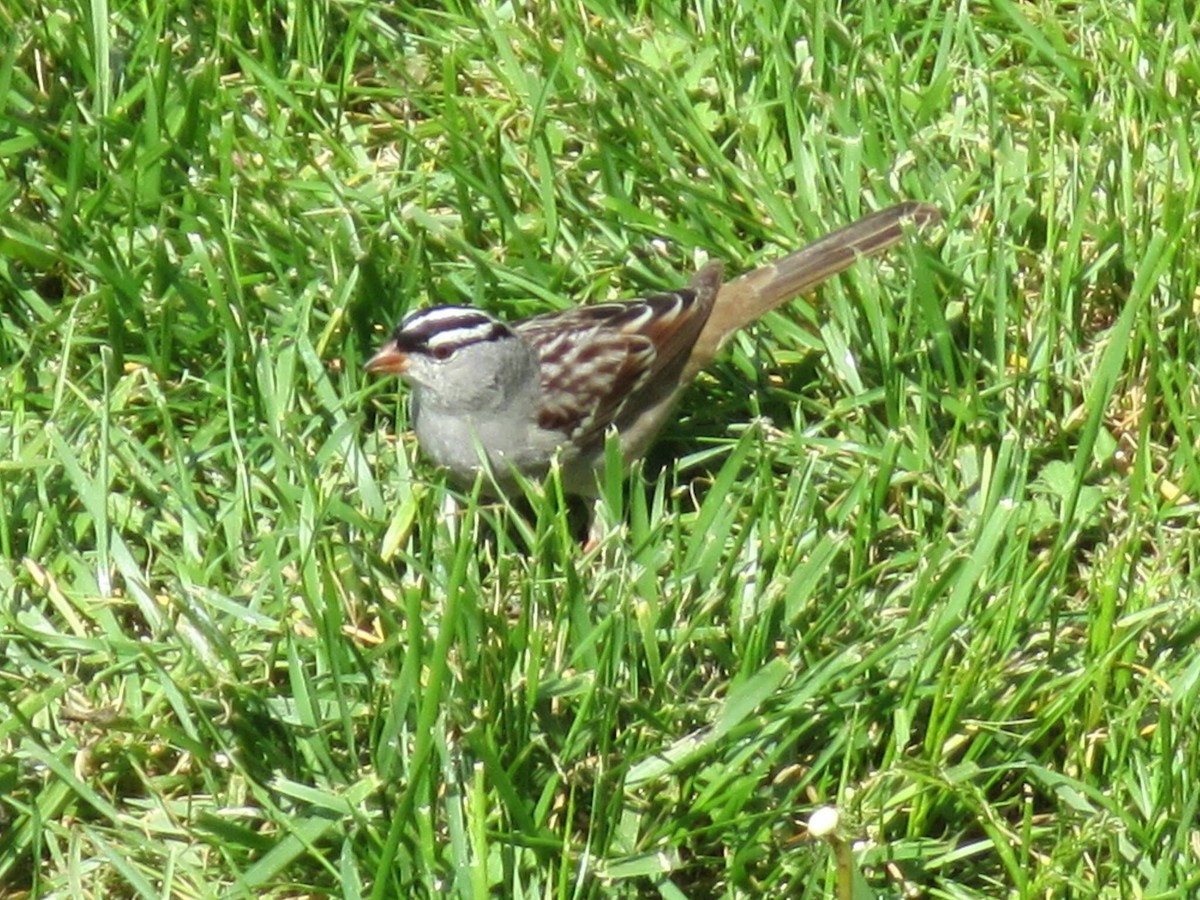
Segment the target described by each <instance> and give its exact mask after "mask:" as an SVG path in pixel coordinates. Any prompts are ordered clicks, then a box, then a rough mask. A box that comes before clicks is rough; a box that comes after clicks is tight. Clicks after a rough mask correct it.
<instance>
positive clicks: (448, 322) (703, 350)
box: [365, 201, 941, 497]
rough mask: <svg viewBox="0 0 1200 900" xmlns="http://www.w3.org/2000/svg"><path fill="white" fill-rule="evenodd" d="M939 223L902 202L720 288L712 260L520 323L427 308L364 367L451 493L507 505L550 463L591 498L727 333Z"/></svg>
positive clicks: (462, 309) (633, 453) (571, 489)
mask: <svg viewBox="0 0 1200 900" xmlns="http://www.w3.org/2000/svg"><path fill="white" fill-rule="evenodd" d="M940 218H941V213H940V211H939V210H938V209H937V207H935V206H932V205H930V204H927V203H921V202H917V201H908V202H904V203H901V204H899V205H896V206H892V207H889V208H887V209H884V210H881V211H879V212H876V213H873V214H870V215H867V216H865V217H863V218H861V219H859V220H858V221H856V222H853V223H852V224H850V225H846V226H845V227H843V228H841V229H838V230H837V231H834V232H832V233H830V234H828V235H826V236H825V237H822V238H820V239H818V240H816V241H814V242H812V243H811V244H808V245H807V246H805V247H803V248H802V249H800V250H798V251H796V252H794V253H792V254H790V255H788V256H785V257H783V258H782V259H780V260H778V261H777V262H774V263H771V264H768V265H764V266H762V267H761V268H757V269H754V270H752V271H750V272H748V273H746V274H744V275H741V276H740V277H737V278H734V279H732V280H730V281H728V282H726V281H725V280H724V277H723V276H724V266H723V264H722V263H721V262H720V261H716V262H710V263H708V264H707V265H704V266H702V267H701V268H700V269H699V270H698V271H697V272H696V273H695V275H694V277H693V278H692V279H691V283H690V284H689V286H688V287H686V288H682V289H680V290H676V291H670V292H666V293H660V294H655V295H653V296H648V297H642V298H637V299H631V300H624V301H618V302H608V303H599V304H594V305H584V306H576V307H572V308H568V309H565V310H558V311H554V312H548V313H543V314H541V315H535V316H533V317H532V318H527V319H522V320H520V321H516V322H505V321H503V320H502V319H500V318H497V317H496V316H493V315H491V314H489V313H487V312H485V311H483V310H482V309H477V308H474V307H469V306H434V307H430V308H427V309H422V310H419V311H416V312H413V313H411V314H409V315H407V316H406V317H405V318H404V319H403V320H401V322H400V324H399V325H398V326H397V327H396V328H395V330H394V331H393V332H392V334H391V336H390V337H389V338H388V340H387V341H386V343H384V345H383V346H382V347H381V348H380V349H379V351H378V352H377V353H375V354H374V355H373V356H372V357H371V358H370V359H369V360H368V361H367V362H366V364H365V368H366V370H367V371H368V372H369V373H372V374H393V375H399V376H400V378H401V379H402V380H403V381H404V382H406V383H407V384H408V385H410V386H411V388H412V397H411V407H410V421H411V423H412V426H413V429H414V431H415V432H416V436H417V443H418V445H419V446H420V448H421V450H422V452H423V453H424V454H425V455H426V456H428V457H429V458H430V459H431V460H432V461H433V462H434V463H435V464H436V465H438V466H440V467H442V468H444V469H445V470H447V472H448V473H449V475H450V478H451V480H452V481H454V482H456V483H457V484H459V485H462V486H470V485H472V484H473V483H474V482H475V481H476V479H477V478H478V477H479V476H480V475H481V474H484V475H485V478H486V479H487V480H488V482H489V483H490V486H491V488H492V491H491V492H492V493H497V492H498V493H499V494H502V495H506V496H507V495H511V494H514V493H516V492H517V490H519V485H520V483H521V482H522V481H523V480H538V479H541V478H542V477H543V476H544V475H545V474H546V472H547V471H548V470H549V469H550V467H551V466H552V465H553V464H554V463H555V461H557V464H558V465H559V467H560V471H561V479H562V486H563V488H564V490H565V491H566V493H568V494H577V495H581V496H584V497H589V496H590V497H594V496H596V495H597V494H598V491H599V487H598V483H599V480H598V476H599V475H600V473H602V472H603V471H604V466H605V442H606V440H607V436H608V435H609V433H610V432H615V434H616V435H617V439H618V441H619V447H620V450H621V454H622V459H623V461H624V462H625V464H626V465H628V464H630V463H631V462H633V461H634V460H636V459H637V458H639V457H641V456H642V455H644V454H645V452H646V451H647V449H648V448H649V446H650V444H651V443H652V442H653V440H654V438H655V437H656V436H657V434H658V433H659V431H660V430H661V429H662V427H663V426H664V425H665V424H666V422H667V420H668V418H669V417H670V415H671V413H672V411H673V409H674V407H675V405H676V402H677V401H678V399H679V397H680V395H681V394H682V393H683V391H684V389H685V388H686V387H687V386H688V385H689V384H690V383H691V382H692V380H693V379H694V378H695V377H696V375H697V374H698V373H699V372H700V371H701V370H702V369H704V368H705V367H706V366H708V365H709V363H711V362H712V360H713V359H714V358H715V357H716V355H717V354H718V352H719V351H720V350H721V348H722V346H723V345H724V344H725V343H726V342H727V341H728V340H729V339H730V337H732V336H733V335H734V334H735V333H737V332H738V331H739V330H741V329H742V328H745V327H746V326H748V325H750V324H752V323H753V322H755V321H757V320H758V319H759V318H761V317H762V316H763V315H764V314H765V313H767V312H769V311H771V310H773V309H775V308H777V307H779V306H781V305H783V304H784V303H786V302H788V301H789V300H792V299H794V298H796V297H797V296H799V295H801V294H803V293H805V292H807V291H810V290H812V289H813V288H815V287H816V286H817V285H818V284H820V283H821V282H823V281H825V280H827V279H829V278H831V277H833V276H835V275H837V274H838V273H840V272H842V271H844V270H846V269H847V268H849V267H850V266H851V265H853V264H854V263H855V262H856V261H857V260H858V259H860V258H863V257H868V256H873V255H876V254H878V253H882V252H883V251H885V250H887V249H888V248H889V247H892V246H894V245H895V244H897V243H899V242H900V241H901V240H902V239H903V237H904V236H905V234H906V233H907V231H908V230H909V229H913V228H922V227H924V226H927V225H931V224H933V223H936V222H937V221H939V220H940Z"/></svg>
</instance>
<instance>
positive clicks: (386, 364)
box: [363, 341, 408, 375]
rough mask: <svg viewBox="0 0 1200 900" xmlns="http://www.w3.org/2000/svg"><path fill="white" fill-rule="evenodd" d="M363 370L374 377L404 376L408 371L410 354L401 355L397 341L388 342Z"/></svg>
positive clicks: (368, 361)
mask: <svg viewBox="0 0 1200 900" xmlns="http://www.w3.org/2000/svg"><path fill="white" fill-rule="evenodd" d="M363 368H365V369H366V370H367V371H368V372H370V373H371V374H372V375H403V374H404V373H405V372H407V371H408V354H407V353H401V352H400V351H399V350H398V349H397V348H396V342H395V341H388V342H387V343H386V344H384V345H383V346H382V347H380V348H379V352H378V353H376V354H375V355H374V356H372V357H371V358H370V359H368V360H367V362H366V364H365V365H364V366H363Z"/></svg>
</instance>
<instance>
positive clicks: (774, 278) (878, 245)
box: [684, 201, 942, 383]
mask: <svg viewBox="0 0 1200 900" xmlns="http://www.w3.org/2000/svg"><path fill="white" fill-rule="evenodd" d="M941 217H942V214H941V212H940V211H939V210H938V209H937V207H935V206H930V205H929V204H927V203H918V202H916V201H909V202H907V203H901V204H899V205H897V206H893V207H890V208H889V209H884V210H880V211H879V212H877V213H872V214H871V215H869V216H865V217H864V218H861V219H859V220H858V221H857V222H854V223H852V224H850V225H847V226H846V227H845V228H839V229H838V230H837V231H835V232H833V233H832V234H828V235H826V236H825V237H823V238H820V239H819V240H816V241H813V242H812V243H811V244H809V245H808V246H807V247H804V248H803V249H800V250H797V251H796V252H795V253H792V254H790V255H788V256H785V257H784V258H783V259H781V260H779V262H776V263H772V264H771V265H767V266H763V267H762V268H759V269H755V270H754V271H752V272H747V273H746V274H745V275H742V276H740V277H738V278H735V279H733V280H732V281H729V282H727V283H726V284H724V285H722V287H721V291H720V293H719V294H718V295H717V300H716V303H715V304H714V306H713V311H712V314H711V315H710V316H709V319H708V322H707V324H706V325H705V326H704V330H703V331H702V332H701V333H700V337H699V339H698V340H697V341H696V347H695V350H694V351H693V353H692V359H691V363H692V364H693V365H691V366H689V369H690V372H689V373H685V378H684V381H685V383H686V381H687V380H688V379H690V377H691V375H694V374H696V373H697V372H699V371H700V370H701V369H703V368H704V367H705V366H707V365H708V363H709V362H710V361H711V360H712V358H713V357H714V356H716V354H717V352H718V351H719V350H720V349H721V345H722V344H724V343H725V341H726V340H727V339H728V338H729V337H730V336H732V335H733V334H734V333H735V332H736V331H737V330H738V329H740V328H744V327H745V326H747V325H749V324H750V323H751V322H754V321H756V320H757V319H759V318H761V317H762V316H763V315H764V314H765V313H767V312H770V311H771V310H772V309H774V308H775V307H777V306H780V305H781V304H783V303H786V302H787V301H789V300H791V299H793V298H795V297H797V296H799V295H800V294H803V293H804V292H805V291H809V290H811V289H812V288H814V287H816V286H817V285H818V284H820V283H821V282H822V281H825V280H826V279H828V278H832V277H833V276H834V275H837V274H838V273H839V272H843V271H845V270H846V269H848V268H849V267H850V266H852V265H853V264H854V263H855V261H856V260H858V259H860V258H862V257H866V256H874V255H875V254H877V253H882V252H883V251H884V250H886V249H888V248H889V247H892V246H894V245H895V244H897V243H899V242H900V240H901V239H902V238H903V237H904V235H905V230H906V225H910V224H911V225H912V226H913V227H918V228H919V227H923V226H925V225H928V224H930V223H932V222H937V221H938V220H939V219H941Z"/></svg>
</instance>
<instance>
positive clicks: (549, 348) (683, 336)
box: [514, 264, 721, 448]
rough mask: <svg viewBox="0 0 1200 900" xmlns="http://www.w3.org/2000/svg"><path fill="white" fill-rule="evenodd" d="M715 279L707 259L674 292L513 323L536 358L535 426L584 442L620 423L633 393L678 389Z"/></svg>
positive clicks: (715, 287) (716, 270) (717, 278)
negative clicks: (537, 396)
mask: <svg viewBox="0 0 1200 900" xmlns="http://www.w3.org/2000/svg"><path fill="white" fill-rule="evenodd" d="M720 283H721V267H720V264H712V265H710V266H706V267H705V268H704V269H702V270H701V271H700V273H698V274H697V276H696V278H695V279H694V280H693V282H692V287H689V288H685V289H683V290H680V291H675V292H673V293H665V294H657V295H655V296H652V297H645V298H641V299H638V300H628V301H625V302H621V303H601V304H598V305H596V306H581V307H576V308H574V309H568V310H564V311H562V312H554V313H547V314H545V315H541V316H535V317H534V318H532V319H526V320H525V321H523V322H519V323H517V325H515V326H514V329H515V330H516V331H517V332H518V333H519V334H520V335H521V336H522V337H524V338H525V339H526V340H527V341H529V342H530V343H531V344H532V345H533V346H534V347H535V348H536V349H537V352H538V355H539V358H540V362H541V369H542V398H543V403H542V408H541V410H540V411H539V415H538V425H539V426H540V427H542V428H545V429H547V430H553V431H560V432H562V433H563V434H564V435H565V436H566V437H567V438H569V439H570V440H571V442H572V443H573V444H574V445H575V446H577V447H581V448H589V447H591V446H593V445H594V444H596V443H598V442H600V441H602V440H603V439H604V433H605V431H606V430H607V429H608V428H609V426H610V425H616V426H617V427H618V428H620V427H622V419H623V415H622V414H623V413H624V412H626V410H630V409H636V408H637V404H631V401H632V400H634V399H635V398H638V397H639V395H641V394H643V393H644V392H647V391H651V392H654V393H655V394H657V393H659V392H661V391H664V390H666V391H675V390H677V389H678V386H679V377H680V373H681V372H682V371H683V367H684V363H685V362H686V360H687V358H688V356H689V354H690V353H691V350H692V347H693V345H694V344H695V343H696V338H697V337H698V336H699V334H700V331H701V329H703V327H704V323H705V322H706V321H708V317H709V315H710V313H711V312H712V304H713V301H714V299H715V297H716V292H717V290H718V289H719V287H720Z"/></svg>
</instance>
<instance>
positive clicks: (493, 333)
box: [393, 306, 512, 355]
mask: <svg viewBox="0 0 1200 900" xmlns="http://www.w3.org/2000/svg"><path fill="white" fill-rule="evenodd" d="M511 334H512V331H511V329H509V327H508V326H507V325H505V324H504V323H503V322H501V321H500V320H499V319H495V318H492V317H491V316H489V315H488V314H487V313H485V312H482V311H480V310H478V309H474V308H472V307H469V306H435V307H433V308H432V309H423V310H420V311H419V312H415V313H412V314H410V315H408V316H406V317H405V319H404V321H403V322H401V323H400V327H399V328H397V329H396V333H395V334H394V335H393V338H394V339H395V341H396V344H397V346H399V347H401V348H402V349H406V350H409V351H425V352H428V353H440V354H443V355H444V354H445V353H446V351H452V350H455V349H457V348H458V347H465V346H467V345H468V344H477V343H481V342H483V341H494V340H496V339H498V338H501V337H506V336H508V335H511Z"/></svg>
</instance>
